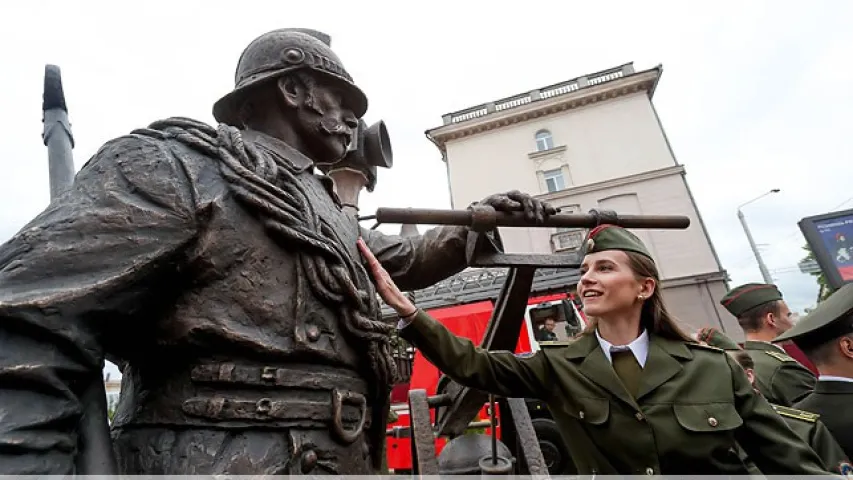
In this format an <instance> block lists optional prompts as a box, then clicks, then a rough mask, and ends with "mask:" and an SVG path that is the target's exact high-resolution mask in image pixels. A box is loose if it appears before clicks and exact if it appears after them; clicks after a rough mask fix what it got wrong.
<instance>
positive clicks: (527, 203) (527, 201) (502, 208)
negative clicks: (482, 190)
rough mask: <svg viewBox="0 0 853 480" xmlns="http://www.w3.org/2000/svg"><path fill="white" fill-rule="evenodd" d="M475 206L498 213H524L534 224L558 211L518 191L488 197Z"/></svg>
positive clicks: (541, 221)
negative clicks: (484, 206)
mask: <svg viewBox="0 0 853 480" xmlns="http://www.w3.org/2000/svg"><path fill="white" fill-rule="evenodd" d="M477 204H480V205H489V206H490V207H492V208H494V209H495V210H497V211H499V212H524V216H525V217H526V218H527V220H529V221H531V222H536V223H543V222H544V221H545V219H546V218H547V217H548V215H553V214H555V213H557V212H559V211H560V209H559V208H555V207H553V206H551V204H549V203H547V202H543V201H541V200H538V199H536V198H533V197H532V196H531V195H528V194H526V193H521V192H519V191H518V190H513V191H511V192H506V193H496V194H494V195H489V196H488V197H486V198H484V199H483V200H481V201H479V202H477Z"/></svg>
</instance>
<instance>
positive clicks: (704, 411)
mask: <svg viewBox="0 0 853 480" xmlns="http://www.w3.org/2000/svg"><path fill="white" fill-rule="evenodd" d="M672 409H673V412H674V413H675V418H676V419H677V420H678V423H679V424H680V425H681V426H682V427H683V428H684V429H685V430H688V431H691V432H722V431H728V430H734V429H736V428H738V427H740V426H741V425H743V419H742V418H740V415H739V414H738V412H737V408H735V406H734V404H731V403H702V404H678V405H673V406H672Z"/></svg>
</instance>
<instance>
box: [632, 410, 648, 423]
mask: <svg viewBox="0 0 853 480" xmlns="http://www.w3.org/2000/svg"><path fill="white" fill-rule="evenodd" d="M634 416H635V417H637V420H639V421H641V422H642V421H643V420H645V419H646V417H644V416H643V414H642V413H640V412H637V413H636V414H634Z"/></svg>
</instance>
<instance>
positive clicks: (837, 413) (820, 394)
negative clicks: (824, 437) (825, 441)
mask: <svg viewBox="0 0 853 480" xmlns="http://www.w3.org/2000/svg"><path fill="white" fill-rule="evenodd" d="M796 406H797V408H802V409H803V410H807V411H809V412H814V413H818V414H820V419H821V421H822V422H823V423H825V424H826V428H828V429H829V431H830V432H832V436H833V437H835V440H836V441H838V444H839V445H841V448H842V449H844V453H846V454H847V456H848V458H849V457H853V382H839V381H836V380H820V381H818V382H817V386H816V387H815V390H814V392H813V393H811V394H810V395H809V396H807V397H806V398H804V399H803V400H802V401H800V402H799V403H797V405H796Z"/></svg>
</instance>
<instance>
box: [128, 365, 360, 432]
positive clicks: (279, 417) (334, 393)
mask: <svg viewBox="0 0 853 480" xmlns="http://www.w3.org/2000/svg"><path fill="white" fill-rule="evenodd" d="M184 378H186V377H184ZM190 380H191V382H192V383H193V384H194V385H195V387H196V388H195V389H194V390H195V394H194V395H193V396H191V397H190V398H185V399H183V400H182V401H179V402H176V403H179V404H180V411H181V412H182V413H183V415H185V417H184V418H183V419H177V418H172V422H167V423H174V422H175V421H178V422H179V423H182V424H184V425H187V426H191V425H198V426H217V427H226V428H227V427H236V428H251V427H253V426H262V427H264V428H287V427H304V428H318V427H319V428H329V429H330V430H331V432H332V433H333V434H334V435H335V436H336V437H337V438H338V440H340V441H342V442H344V443H352V442H354V441H356V440H357V439H358V438H360V437H361V434H362V432H363V431H364V430H365V429H366V428H368V427H369V426H370V417H371V415H370V411H369V408H368V399H367V397H368V390H367V382H366V381H365V380H364V378H361V377H360V376H358V374H357V373H356V372H352V371H349V370H343V369H331V368H330V369H328V370H316V369H312V370H311V371H306V370H304V369H300V368H298V367H270V366H251V365H238V364H234V363H218V364H208V365H196V366H194V367H193V368H192V369H191V370H190ZM166 390H167V391H168V390H170V389H166ZM163 400H166V403H172V402H170V401H168V399H163ZM153 403H161V402H157V401H156V400H154V402H153ZM173 406H177V405H173ZM162 407H166V408H165V409H166V410H171V411H172V412H173V413H174V409H172V408H169V407H167V406H165V405H162V404H161V405H158V406H157V407H155V408H154V409H152V410H153V411H160V412H162V411H164V409H163V408H162ZM145 410H149V409H145ZM171 416H172V415H170V417H171ZM145 417H149V415H145V414H143V415H141V416H136V418H135V420H134V421H133V422H132V423H134V424H137V425H139V424H145V423H162V422H159V421H156V420H155V418H149V419H146V418H145ZM146 420H149V421H146ZM180 420H183V421H180Z"/></svg>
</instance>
